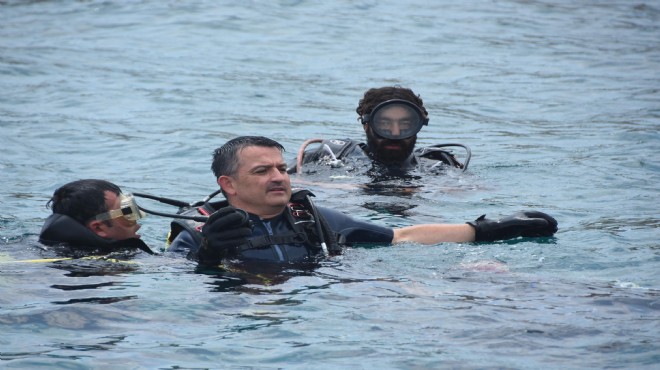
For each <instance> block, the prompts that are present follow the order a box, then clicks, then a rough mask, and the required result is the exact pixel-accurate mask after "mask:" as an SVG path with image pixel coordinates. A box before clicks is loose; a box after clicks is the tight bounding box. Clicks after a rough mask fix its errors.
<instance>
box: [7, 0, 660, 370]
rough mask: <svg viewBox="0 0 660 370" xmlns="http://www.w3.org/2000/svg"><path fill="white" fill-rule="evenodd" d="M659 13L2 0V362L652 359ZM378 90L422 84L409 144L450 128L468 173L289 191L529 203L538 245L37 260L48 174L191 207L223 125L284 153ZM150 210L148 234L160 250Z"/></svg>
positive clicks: (417, 206)
mask: <svg viewBox="0 0 660 370" xmlns="http://www.w3.org/2000/svg"><path fill="white" fill-rule="evenodd" d="M659 21H660V4H658V3H657V2H650V1H648V2H643V1H642V2H630V1H582V2H573V1H563V0H554V1H490V2H477V1H468V2H431V4H429V2H424V1H416V0H415V1H408V2H380V1H334V2H325V3H319V2H310V1H272V2H258V1H244V2H229V1H185V2H182V1H160V2H145V1H125V2H124V1H122V2H119V1H117V2H113V1H0V147H1V148H2V155H0V186H1V189H2V191H0V205H2V210H1V211H0V328H1V329H0V330H1V332H2V334H3V335H2V336H0V361H1V362H0V367H6V368H26V369H28V368H29V369H32V368H39V367H49V368H67V369H78V368H95V369H104V368H108V369H110V368H112V369H116V368H135V369H142V368H145V369H146V368H148V369H156V368H160V369H173V368H287V369H291V368H300V369H308V368H311V367H314V368H327V369H331V368H332V369H335V368H351V369H353V368H360V369H375V368H397V369H421V368H424V369H426V368H469V369H471V368H530V369H531V368H575V369H577V368H580V369H583V368H598V369H601V368H654V367H657V365H658V363H660V346H659V345H658V344H657V343H658V339H660V338H659V337H660V335H659V334H658V333H660V324H659V322H660V321H659V319H660V290H659V289H660V279H659V278H658V273H657V271H658V270H659V267H660V263H659V262H660V257H659V255H660V244H659V242H658V239H659V236H660V235H659V232H658V227H659V226H660V212H659V211H658V203H659V202H658V201H659V199H658V198H659V196H658V195H659V194H658V184H659V180H660V160H658V153H660V144H659V143H660V140H659V139H660V134H659V133H658V132H659V129H660V95H659V93H658V86H660V43H659V42H658V40H660V22H659ZM392 84H398V85H402V86H406V87H411V88H412V89H413V90H414V91H415V92H416V93H418V94H420V95H421V96H422V98H423V99H424V102H425V105H426V107H427V109H428V111H429V113H430V118H431V120H430V124H429V126H428V127H425V128H424V129H423V131H422V132H421V133H420V137H419V140H418V143H419V144H420V145H431V144H437V143H444V142H459V143H463V144H467V145H469V146H470V147H471V148H472V152H473V157H472V161H471V163H470V168H469V170H468V171H467V172H466V173H460V172H457V171H456V172H454V171H448V172H447V173H446V174H444V175H442V176H425V177H423V178H421V179H417V180H414V181H413V184H412V185H414V186H415V187H416V190H415V191H412V192H400V191H394V190H391V189H390V190H391V191H389V190H387V189H385V190H382V189H381V191H368V190H365V189H364V187H363V185H364V184H368V183H369V181H370V179H369V178H366V177H364V176H360V175H358V174H354V173H345V172H342V171H341V170H339V171H321V172H320V173H318V174H316V175H313V176H309V175H306V176H294V177H293V182H294V184H297V185H302V186H308V187H310V188H311V189H312V190H313V191H314V192H315V193H316V195H317V200H318V203H319V204H322V205H326V206H335V207H337V208H338V209H341V210H343V211H345V212H348V213H350V214H352V215H354V216H355V217H358V218H362V219H367V220H372V221H373V222H376V223H380V224H383V225H388V226H403V225H410V224H414V223H422V222H465V221H467V220H472V219H474V218H476V217H478V216H479V215H481V214H484V213H485V214H487V215H488V216H489V217H498V216H502V215H506V214H510V213H513V212H515V211H518V210H521V209H529V208H532V209H538V210H542V211H545V212H548V213H550V214H552V215H553V216H555V217H556V218H557V219H558V220H559V224H560V231H559V232H558V234H557V235H556V238H555V239H552V240H549V241H544V242H538V241H533V240H526V241H517V242H501V243H492V244H440V245H437V246H420V245H412V244H411V245H399V246H396V247H380V248H369V249H359V248H356V249H351V250H348V251H347V252H346V254H345V255H343V256H342V257H340V258H337V259H334V260H332V261H328V262H327V263H326V264H324V265H323V266H321V267H320V268H318V269H316V270H313V271H291V272H284V273H278V274H275V275H272V274H271V275H268V274H264V275H259V276H257V275H255V274H245V273H241V272H235V273H233V274H228V275H222V276H220V275H213V274H205V273H201V272H199V271H196V270H195V264H194V263H192V262H189V261H185V260H181V259H177V258H168V257H162V256H158V257H151V256H137V257H135V258H132V259H129V260H128V261H127V262H115V261H103V260H61V261H53V260H43V259H42V258H44V257H46V253H45V252H44V251H42V250H41V248H40V245H39V244H38V243H37V241H36V239H37V235H38V233H39V230H40V227H41V225H42V223H43V221H44V219H45V218H46V217H47V216H48V214H49V213H50V210H48V209H46V208H45V204H46V202H47V200H48V199H49V197H50V195H51V194H52V192H53V191H54V190H55V189H56V188H57V187H58V186H60V185H62V184H64V183H66V182H68V181H72V180H75V179H79V178H104V179H108V180H111V181H113V182H115V183H117V184H119V185H121V186H122V187H123V188H124V189H126V190H130V191H140V192H146V193H152V194H156V195H161V196H166V197H170V198H175V199H181V200H185V201H190V202H192V201H196V200H199V199H201V198H203V197H204V196H206V195H207V194H209V193H210V192H212V191H213V190H215V189H216V186H217V185H216V184H215V179H214V178H213V175H212V173H211V171H210V162H211V153H212V151H213V149H215V148H216V147H218V146H220V145H222V144H223V143H224V142H225V141H226V140H228V139H230V138H232V137H235V136H237V135H243V134H261V135H267V136H270V137H272V138H275V139H277V140H278V141H280V142H281V143H282V144H283V145H284V146H285V147H286V149H287V153H286V158H287V160H291V159H293V158H294V156H295V153H296V151H297V150H298V148H299V146H300V145H301V144H302V142H303V141H304V140H305V139H308V138H312V137H325V138H331V137H354V138H361V137H362V135H363V133H362V128H361V127H360V125H359V124H358V123H357V121H356V114H355V107H356V106H357V102H358V100H359V99H360V97H361V96H362V94H363V92H364V91H365V90H367V89H368V88H371V87H380V86H384V85H392ZM320 182H322V183H323V184H320ZM153 206H154V207H157V206H158V205H153ZM158 207H160V206H158ZM168 225H169V220H168V219H165V218H159V217H149V218H147V219H145V220H144V222H143V227H142V229H141V233H142V235H143V239H144V240H145V241H146V242H147V243H148V244H150V245H151V246H152V247H153V248H156V249H159V248H162V247H164V245H165V242H164V241H165V235H166V233H167V230H168V227H169V226H168ZM33 260H37V261H33Z"/></svg>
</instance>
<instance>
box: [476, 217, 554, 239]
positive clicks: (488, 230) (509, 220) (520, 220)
mask: <svg viewBox="0 0 660 370" xmlns="http://www.w3.org/2000/svg"><path fill="white" fill-rule="evenodd" d="M467 224H469V225H470V226H472V227H474V230H475V237H474V241H475V242H492V241H495V240H507V239H513V238H517V237H519V236H523V237H528V238H534V237H539V236H552V235H554V233H556V232H557V220H555V219H554V218H552V217H551V216H549V215H547V214H545V213H543V212H538V211H527V212H518V213H516V214H513V215H512V216H508V217H504V218H502V219H499V220H489V219H487V218H486V215H483V216H481V217H479V218H477V219H476V220H474V221H468V222H467Z"/></svg>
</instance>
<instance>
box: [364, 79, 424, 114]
mask: <svg viewBox="0 0 660 370" xmlns="http://www.w3.org/2000/svg"><path fill="white" fill-rule="evenodd" d="M391 99H402V100H406V101H409V102H411V103H413V104H415V105H416V106H418V107H419V109H421V110H422V112H424V115H426V116H428V112H427V111H426V108H424V102H423V101H422V98H420V97H419V95H415V93H414V92H413V91H412V90H411V89H408V88H405V87H401V86H385V87H379V88H373V89H369V90H367V92H365V93H364V97H362V99H360V102H359V103H358V106H357V109H355V111H356V112H357V114H358V121H361V120H362V116H363V115H365V114H371V111H373V109H374V108H375V107H376V106H377V105H378V104H380V103H382V102H384V101H387V100H391Z"/></svg>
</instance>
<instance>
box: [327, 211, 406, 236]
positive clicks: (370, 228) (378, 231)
mask: <svg viewBox="0 0 660 370" xmlns="http://www.w3.org/2000/svg"><path fill="white" fill-rule="evenodd" d="M317 208H318V210H319V212H321V213H322V214H323V217H325V219H326V220H327V221H328V225H330V228H331V229H332V231H334V232H335V234H340V235H341V236H343V238H342V239H344V242H345V243H346V244H355V243H378V244H391V243H392V240H393V239H394V230H393V229H391V228H388V227H383V226H378V225H375V224H372V223H369V222H365V221H361V220H356V219H354V218H352V217H350V216H348V215H345V214H343V213H341V212H339V211H335V210H334V209H330V208H325V207H317Z"/></svg>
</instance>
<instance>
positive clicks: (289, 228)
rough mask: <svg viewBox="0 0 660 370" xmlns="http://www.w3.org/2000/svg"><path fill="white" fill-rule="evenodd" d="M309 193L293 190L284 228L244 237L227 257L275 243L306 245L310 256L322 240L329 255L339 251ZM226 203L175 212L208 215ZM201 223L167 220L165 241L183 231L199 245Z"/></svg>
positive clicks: (276, 244)
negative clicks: (243, 241) (168, 229)
mask: <svg viewBox="0 0 660 370" xmlns="http://www.w3.org/2000/svg"><path fill="white" fill-rule="evenodd" d="M310 196H313V194H312V193H311V192H310V191H308V190H303V189H297V190H294V191H293V192H292V194H291V200H290V201H289V203H288V204H287V206H286V209H285V212H284V215H283V217H285V219H286V223H287V224H288V225H286V226H284V229H286V230H279V229H278V230H271V231H272V233H269V232H262V233H255V234H260V235H255V236H252V237H248V238H246V239H245V243H244V244H243V245H241V246H239V247H238V248H237V250H236V251H235V253H236V254H237V255H236V256H230V257H240V256H242V255H245V254H251V253H250V252H249V251H251V250H255V249H266V248H274V247H275V246H278V245H298V246H300V247H304V248H306V249H307V250H308V252H309V254H310V255H315V254H319V253H320V252H321V251H322V246H321V243H325V245H326V246H327V250H328V253H329V254H330V255H337V254H340V253H341V250H342V249H341V246H340V244H339V242H338V236H337V235H336V234H335V233H334V232H333V231H332V230H331V228H330V227H329V226H328V223H327V221H326V220H325V218H324V217H323V215H322V214H321V213H320V212H317V211H316V209H315V205H314V204H313V203H312V201H311V199H310ZM227 206H229V203H228V202H227V201H226V200H223V201H219V202H207V203H204V204H203V205H202V206H200V207H182V208H181V209H180V210H179V212H178V214H181V215H188V216H193V215H195V216H196V215H211V214H212V213H213V212H215V211H216V210H218V209H220V208H223V207H227ZM250 218H251V219H253V221H254V219H258V217H257V216H255V215H250ZM260 223H261V224H263V225H266V224H268V222H267V221H262V222H260ZM203 226H204V223H203V222H198V221H192V220H185V219H175V220H174V221H172V223H171V229H170V233H169V235H168V242H169V243H171V242H173V241H174V239H175V238H176V237H177V235H179V233H181V231H183V230H186V231H187V232H188V234H190V236H191V237H192V238H193V240H194V244H195V246H196V247H199V246H200V245H201V243H202V241H203V235H202V232H201V230H202V227H203ZM265 227H270V226H265ZM192 252H195V251H192ZM278 253H279V252H278ZM193 254H194V253H193ZM189 257H191V254H189Z"/></svg>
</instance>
